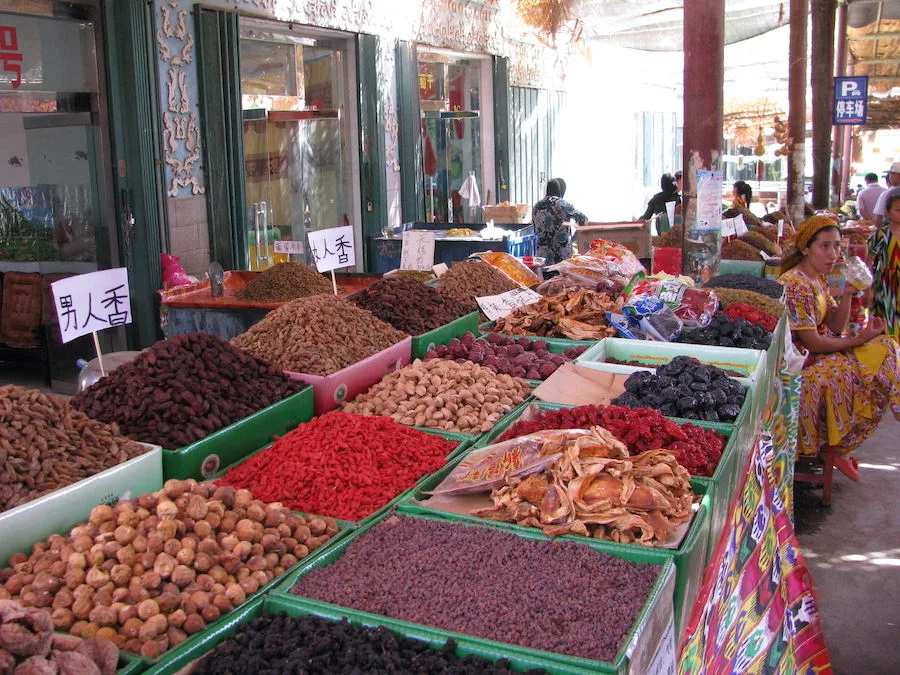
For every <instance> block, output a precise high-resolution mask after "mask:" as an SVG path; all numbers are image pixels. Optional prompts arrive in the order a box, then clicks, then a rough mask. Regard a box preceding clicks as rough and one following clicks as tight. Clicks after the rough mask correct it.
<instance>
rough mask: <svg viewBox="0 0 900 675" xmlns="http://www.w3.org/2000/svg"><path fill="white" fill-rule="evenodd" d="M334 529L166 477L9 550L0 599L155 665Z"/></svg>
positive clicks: (246, 496)
mask: <svg viewBox="0 0 900 675" xmlns="http://www.w3.org/2000/svg"><path fill="white" fill-rule="evenodd" d="M337 531H338V528H337V524H336V523H335V522H334V521H333V520H330V519H324V518H318V517H315V516H308V517H305V516H301V515H299V514H296V513H293V512H291V511H288V510H287V509H286V508H285V507H283V506H282V505H281V504H266V503H264V502H262V501H260V500H258V499H254V498H253V495H252V494H251V493H250V491H249V490H235V489H234V488H230V487H220V488H216V487H215V486H211V485H208V484H206V483H197V481H194V480H187V481H176V480H169V481H166V483H165V485H164V486H163V489H162V490H160V491H158V492H154V493H152V494H143V495H141V496H140V497H139V498H138V499H130V500H124V501H120V502H119V503H117V504H116V505H115V506H106V505H100V506H97V507H95V508H94V509H93V510H92V511H91V515H90V518H89V520H88V522H86V523H83V524H81V525H78V526H76V527H74V528H73V529H72V530H71V531H70V532H69V533H68V534H67V535H65V536H64V535H60V534H54V535H53V536H51V537H49V538H48V539H47V540H46V541H43V542H38V543H37V544H35V545H34V546H33V548H32V551H31V555H30V556H26V555H25V554H24V553H16V554H14V555H13V556H11V557H10V559H9V566H8V567H6V568H3V569H0V600H2V599H12V600H16V601H17V602H19V603H21V604H22V605H25V606H27V607H40V608H44V609H47V611H49V612H50V615H51V620H52V626H53V628H54V629H56V630H60V631H68V632H70V633H71V634H72V635H76V636H78V637H82V638H90V637H94V636H96V637H102V638H106V639H108V640H112V641H113V642H114V643H115V644H116V646H117V647H119V648H120V649H125V650H127V651H130V652H134V653H139V654H141V655H142V656H145V657H147V658H155V657H157V656H159V655H160V654H161V653H163V652H165V651H166V650H167V649H170V648H171V647H175V646H176V645H179V644H181V643H182V642H184V640H185V639H187V636H188V635H193V634H194V633H198V632H200V631H202V630H203V629H205V628H206V626H207V625H208V624H210V623H212V622H213V621H215V620H216V619H218V618H219V617H220V616H222V615H224V614H227V613H228V612H230V611H231V610H232V609H234V608H235V607H237V606H238V605H241V604H243V603H244V601H245V600H246V599H247V597H248V596H250V595H252V594H253V593H255V592H256V591H258V590H259V589H260V588H261V587H263V586H265V585H266V584H268V583H269V582H270V581H272V580H273V579H274V578H275V577H277V576H279V575H281V574H283V573H284V572H285V571H286V570H287V569H289V568H291V567H292V566H294V565H296V564H297V562H298V561H299V560H301V559H302V558H304V557H306V556H307V555H308V554H309V553H310V552H311V551H314V550H316V549H317V548H319V547H320V546H322V545H323V544H324V543H325V542H327V541H328V540H329V539H330V538H331V537H332V536H333V535H334V534H336V533H337Z"/></svg>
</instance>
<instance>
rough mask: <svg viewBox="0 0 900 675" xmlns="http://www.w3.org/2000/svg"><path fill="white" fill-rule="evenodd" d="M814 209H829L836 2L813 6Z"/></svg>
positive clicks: (829, 0) (824, 0)
mask: <svg viewBox="0 0 900 675" xmlns="http://www.w3.org/2000/svg"><path fill="white" fill-rule="evenodd" d="M811 14H812V50H811V51H812V54H811V56H812V59H811V71H812V73H811V78H810V84H811V85H812V146H813V147H812V163H813V178H812V205H813V207H814V208H816V209H827V208H828V207H829V206H831V204H830V200H829V192H828V186H829V185H830V183H831V131H832V129H833V125H832V120H831V100H832V94H833V92H834V79H833V77H832V71H833V69H834V22H835V16H834V15H835V0H816V1H815V2H813V3H812V11H811Z"/></svg>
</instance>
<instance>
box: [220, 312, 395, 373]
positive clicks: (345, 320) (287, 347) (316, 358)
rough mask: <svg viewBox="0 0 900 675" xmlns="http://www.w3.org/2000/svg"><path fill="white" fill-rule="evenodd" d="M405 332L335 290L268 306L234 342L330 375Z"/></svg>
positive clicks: (281, 362)
mask: <svg viewBox="0 0 900 675" xmlns="http://www.w3.org/2000/svg"><path fill="white" fill-rule="evenodd" d="M405 337H406V334H405V333H402V332H400V331H399V330H397V329H396V328H394V327H392V326H391V325H390V324H387V323H385V322H384V321H381V320H380V319H378V318H377V317H375V315H374V314H372V313H371V312H369V311H366V310H365V309H362V308H360V307H357V306H356V305H354V304H353V303H352V302H347V301H346V300H343V299H342V298H339V297H337V296H335V295H314V296H312V297H309V298H299V299H298V300H294V301H292V302H289V303H287V304H284V305H282V306H281V307H279V308H278V309H276V310H273V311H271V312H269V313H268V314H267V315H266V317H265V318H264V319H263V320H262V321H260V322H259V323H258V324H256V325H254V326H252V327H251V328H250V330H248V331H246V332H244V333H241V334H240V335H238V336H236V337H234V338H232V340H231V343H232V344H233V345H236V346H238V347H241V348H243V349H246V350H247V351H249V352H251V353H252V354H255V355H256V356H259V357H262V358H264V359H268V360H270V361H272V362H273V363H275V364H277V365H278V366H279V367H281V368H283V369H284V370H289V371H293V372H297V373H309V374H310V375H330V374H331V373H336V372H337V371H339V370H341V369H342V368H346V367H347V366H351V365H353V364H354V363H358V362H359V361H362V360H363V359H365V358H368V357H370V356H372V355H373V354H377V353H378V352H380V351H382V350H384V349H387V348H388V347H390V346H391V345H394V344H397V343H398V342H400V341H401V340H403V338H405Z"/></svg>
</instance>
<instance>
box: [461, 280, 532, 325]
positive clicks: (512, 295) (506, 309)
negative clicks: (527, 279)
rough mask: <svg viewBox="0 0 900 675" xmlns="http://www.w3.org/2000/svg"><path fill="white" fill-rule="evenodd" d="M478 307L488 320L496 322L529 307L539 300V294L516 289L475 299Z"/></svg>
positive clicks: (526, 289) (524, 289)
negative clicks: (519, 309) (521, 308)
mask: <svg viewBox="0 0 900 675" xmlns="http://www.w3.org/2000/svg"><path fill="white" fill-rule="evenodd" d="M475 299H476V300H477V301H478V306H479V307H481V311H482V312H484V313H485V315H486V316H487V318H488V319H490V320H491V321H496V320H497V319H502V318H503V317H504V316H506V315H507V314H509V313H510V312H512V311H513V310H514V309H516V308H518V307H522V306H523V305H530V304H531V303H533V302H537V301H538V300H540V299H541V294H540V293H536V292H535V291H532V290H531V289H530V288H516V289H513V290H511V291H507V292H506V293H501V294H500V295H486V296H484V297H483V298H475Z"/></svg>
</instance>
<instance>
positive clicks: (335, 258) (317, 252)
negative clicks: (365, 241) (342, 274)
mask: <svg viewBox="0 0 900 675" xmlns="http://www.w3.org/2000/svg"><path fill="white" fill-rule="evenodd" d="M307 236H308V238H309V250H310V252H311V253H312V256H313V260H315V261H316V269H317V270H319V271H320V272H327V271H329V270H333V269H337V268H338V267H352V266H353V265H355V264H356V251H355V249H354V248H353V226H352V225H345V226H344V227H330V228H328V229H327V230H316V231H314V232H310V233H309V234H308V235H307Z"/></svg>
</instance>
